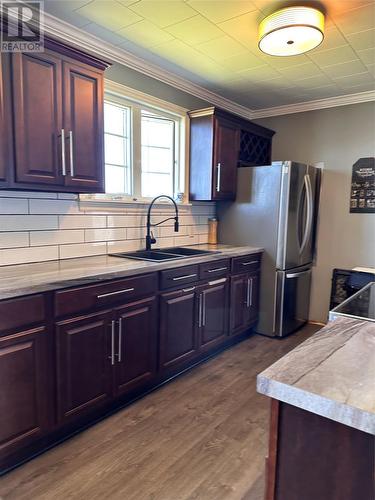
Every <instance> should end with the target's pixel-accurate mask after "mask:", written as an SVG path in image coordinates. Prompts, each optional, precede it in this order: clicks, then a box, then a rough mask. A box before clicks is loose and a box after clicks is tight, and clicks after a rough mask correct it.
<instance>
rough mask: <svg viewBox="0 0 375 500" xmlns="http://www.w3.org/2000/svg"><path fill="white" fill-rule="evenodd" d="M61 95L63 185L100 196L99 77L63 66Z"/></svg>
mask: <svg viewBox="0 0 375 500" xmlns="http://www.w3.org/2000/svg"><path fill="white" fill-rule="evenodd" d="M63 91H64V92H63V93H64V108H63V109H64V127H65V130H66V135H67V140H66V158H67V169H68V176H67V178H66V185H67V186H71V187H73V188H74V189H76V190H77V192H86V191H89V192H90V191H92V192H103V191H104V148H103V141H104V124H103V73H102V72H101V71H99V70H98V71H95V70H93V69H89V68H88V67H86V66H83V65H79V64H75V63H70V62H64V65H63Z"/></svg>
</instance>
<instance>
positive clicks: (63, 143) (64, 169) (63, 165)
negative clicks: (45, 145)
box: [61, 128, 66, 177]
mask: <svg viewBox="0 0 375 500" xmlns="http://www.w3.org/2000/svg"><path fill="white" fill-rule="evenodd" d="M61 170H62V175H63V176H64V177H65V176H66V160H65V130H64V129H63V128H62V129H61Z"/></svg>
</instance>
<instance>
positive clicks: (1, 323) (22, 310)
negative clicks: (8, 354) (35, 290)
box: [0, 295, 45, 335]
mask: <svg viewBox="0 0 375 500" xmlns="http://www.w3.org/2000/svg"><path fill="white" fill-rule="evenodd" d="M44 320H45V303H44V296H43V295H33V296H31V297H20V298H17V299H11V300H3V301H1V302H0V335H1V334H2V332H6V331H7V330H13V329H15V328H20V327H22V326H25V325H33V324H35V323H42V322H44Z"/></svg>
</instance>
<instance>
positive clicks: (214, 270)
mask: <svg viewBox="0 0 375 500" xmlns="http://www.w3.org/2000/svg"><path fill="white" fill-rule="evenodd" d="M227 269H228V268H227V267H216V268H215V269H209V270H208V271H207V272H208V273H218V272H219V271H226V270H227Z"/></svg>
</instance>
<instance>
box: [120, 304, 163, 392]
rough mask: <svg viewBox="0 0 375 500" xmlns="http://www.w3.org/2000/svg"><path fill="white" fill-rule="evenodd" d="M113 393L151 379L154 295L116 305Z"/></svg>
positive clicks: (154, 355)
mask: <svg viewBox="0 0 375 500" xmlns="http://www.w3.org/2000/svg"><path fill="white" fill-rule="evenodd" d="M117 317H118V322H117V325H116V326H117V332H116V342H115V370H114V377H115V394H116V395H118V396H120V395H122V394H125V393H127V392H129V391H131V390H133V389H136V388H138V387H141V386H142V385H145V384H146V383H148V382H150V381H151V380H152V379H153V378H154V377H155V373H156V367H157V322H156V297H152V298H149V299H145V300H139V301H138V302H133V303H132V304H128V305H126V306H124V307H121V308H119V309H117Z"/></svg>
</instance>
